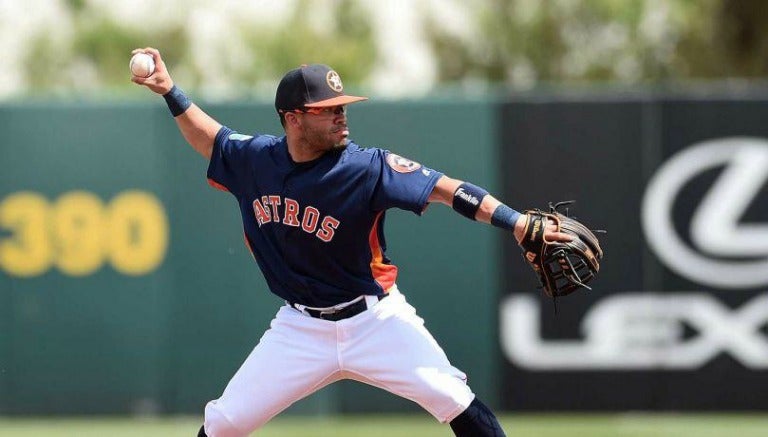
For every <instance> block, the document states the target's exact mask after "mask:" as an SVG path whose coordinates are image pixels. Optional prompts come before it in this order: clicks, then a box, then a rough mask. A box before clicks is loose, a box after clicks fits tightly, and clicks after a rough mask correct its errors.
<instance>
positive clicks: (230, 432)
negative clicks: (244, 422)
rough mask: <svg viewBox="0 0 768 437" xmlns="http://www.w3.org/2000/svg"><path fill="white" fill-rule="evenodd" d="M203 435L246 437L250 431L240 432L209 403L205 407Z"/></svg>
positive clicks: (212, 436) (210, 436) (211, 436)
mask: <svg viewBox="0 0 768 437" xmlns="http://www.w3.org/2000/svg"><path fill="white" fill-rule="evenodd" d="M201 431H204V433H203V435H205V436H206V437H246V436H247V435H248V434H249V433H250V431H248V430H242V429H241V428H240V427H238V426H237V424H235V423H232V421H231V420H230V419H228V418H227V416H226V415H224V414H223V413H222V412H221V411H219V410H218V408H217V407H216V405H215V403H209V404H208V405H207V406H206V407H205V425H204V430H201Z"/></svg>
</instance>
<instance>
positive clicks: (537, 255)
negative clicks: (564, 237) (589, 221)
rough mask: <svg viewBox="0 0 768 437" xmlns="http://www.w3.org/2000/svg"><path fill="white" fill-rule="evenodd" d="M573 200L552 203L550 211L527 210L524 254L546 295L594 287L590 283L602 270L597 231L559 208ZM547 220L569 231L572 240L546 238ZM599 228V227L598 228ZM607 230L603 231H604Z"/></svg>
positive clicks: (557, 295)
mask: <svg viewBox="0 0 768 437" xmlns="http://www.w3.org/2000/svg"><path fill="white" fill-rule="evenodd" d="M570 203H573V202H572V201H570V202H560V203H558V204H556V205H555V206H552V204H551V203H550V204H549V212H544V211H541V210H539V209H533V210H527V211H525V214H527V215H528V221H527V223H526V227H525V233H524V235H523V239H522V240H521V241H520V248H521V249H522V250H523V257H524V258H525V260H526V261H527V262H528V264H529V265H530V266H531V267H532V268H533V271H534V272H536V275H537V276H538V278H539V281H540V282H541V285H542V287H543V288H544V292H545V293H546V295H547V296H549V297H552V298H557V297H560V296H566V295H568V294H571V293H573V292H574V291H576V290H578V289H579V288H582V287H583V288H586V289H589V290H591V288H590V287H589V286H587V283H588V282H589V281H591V280H592V279H594V278H595V275H597V272H598V271H600V260H601V259H602V258H603V250H602V249H601V248H600V243H599V241H598V240H597V237H596V236H595V234H594V233H593V232H592V231H590V230H589V229H588V228H587V227H586V226H584V225H583V224H581V223H579V222H578V221H576V220H574V219H573V218H572V217H569V216H568V211H567V210H566V213H565V214H561V213H560V212H559V211H558V208H560V207H562V206H566V205H568V204H570ZM547 220H551V221H552V222H554V223H555V224H556V225H557V229H558V231H559V232H563V233H566V234H570V235H571V236H572V237H573V240H572V241H568V242H565V241H546V240H545V239H544V229H545V227H546V226H547ZM598 232H599V231H598ZM603 232H604V231H603Z"/></svg>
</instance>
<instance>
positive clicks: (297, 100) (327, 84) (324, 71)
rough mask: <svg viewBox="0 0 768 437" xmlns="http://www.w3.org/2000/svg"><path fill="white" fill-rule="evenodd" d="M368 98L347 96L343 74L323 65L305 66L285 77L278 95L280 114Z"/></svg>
mask: <svg viewBox="0 0 768 437" xmlns="http://www.w3.org/2000/svg"><path fill="white" fill-rule="evenodd" d="M363 100H368V97H358V96H348V95H346V94H344V85H342V83H341V77H340V76H339V73H337V72H335V71H333V70H332V69H331V67H329V66H327V65H323V64H312V65H302V66H301V67H299V68H296V69H293V70H291V71H289V72H288V73H286V74H285V76H283V79H282V80H281V81H280V84H279V85H278V86H277V93H276V94H275V109H277V112H286V111H295V110H297V109H298V110H302V109H304V108H324V107H327V106H339V105H347V104H350V103H355V102H360V101H363Z"/></svg>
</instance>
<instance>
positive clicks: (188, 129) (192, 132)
mask: <svg viewBox="0 0 768 437" xmlns="http://www.w3.org/2000/svg"><path fill="white" fill-rule="evenodd" d="M175 120H176V124H177V126H178V127H179V130H180V131H181V134H182V135H183V136H184V139H185V140H187V142H188V143H189V145H191V146H192V148H193V149H195V151H197V153H199V154H201V155H203V156H204V157H205V158H206V159H210V158H211V153H213V142H214V140H215V139H216V134H217V133H218V132H219V130H220V129H221V124H220V123H219V122H217V121H216V120H214V119H213V118H211V116H209V115H208V114H206V113H205V112H203V110H202V109H200V108H199V107H198V106H197V105H195V104H194V103H193V104H192V105H191V106H190V107H189V108H188V109H187V110H186V111H184V113H182V114H181V115H178V116H176V117H175Z"/></svg>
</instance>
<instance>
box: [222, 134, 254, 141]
mask: <svg viewBox="0 0 768 437" xmlns="http://www.w3.org/2000/svg"><path fill="white" fill-rule="evenodd" d="M228 138H229V139H230V140H233V141H245V140H250V139H252V138H253V135H243V134H238V133H233V134H229V137H228Z"/></svg>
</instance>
